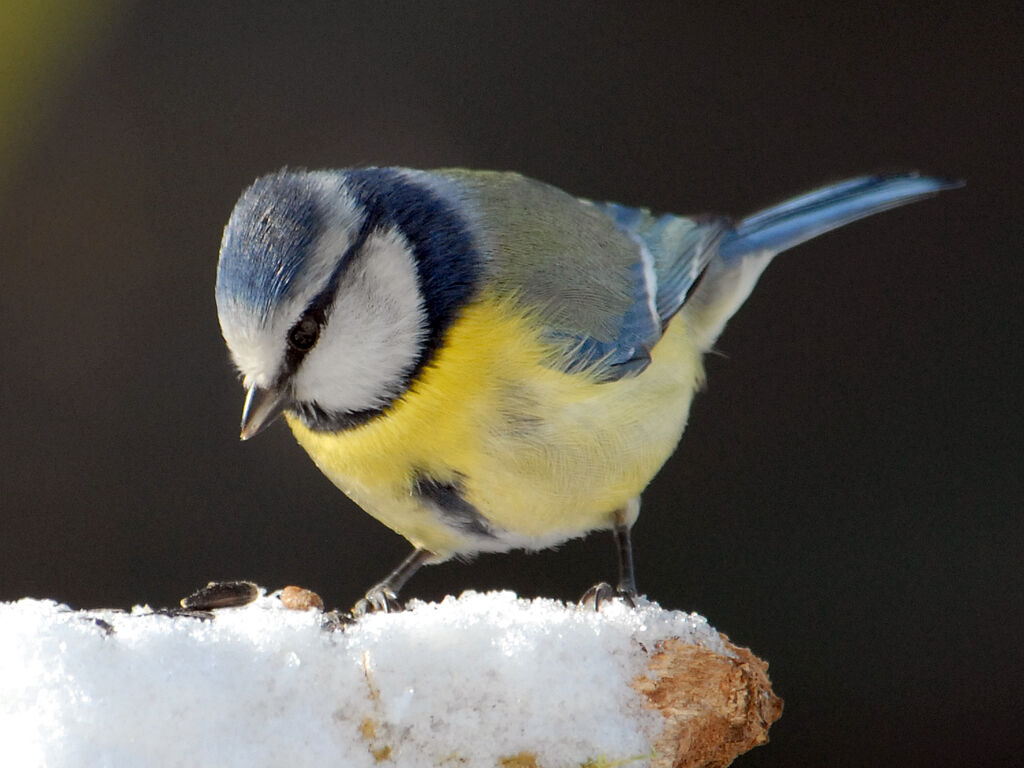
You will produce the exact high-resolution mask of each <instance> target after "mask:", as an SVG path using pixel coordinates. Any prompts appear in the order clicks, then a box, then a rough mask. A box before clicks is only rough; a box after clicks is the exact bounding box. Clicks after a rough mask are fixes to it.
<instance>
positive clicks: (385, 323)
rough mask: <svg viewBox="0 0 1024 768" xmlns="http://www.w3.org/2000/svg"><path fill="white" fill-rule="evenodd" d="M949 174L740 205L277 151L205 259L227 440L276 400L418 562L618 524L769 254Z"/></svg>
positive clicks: (842, 185)
mask: <svg viewBox="0 0 1024 768" xmlns="http://www.w3.org/2000/svg"><path fill="white" fill-rule="evenodd" d="M959 185H960V182H957V181H951V180H947V179H943V178H937V177H929V176H924V175H920V174H919V173H916V172H914V173H891V174H877V175H866V176H860V177H857V178H852V179H848V180H845V181H840V182H838V183H833V184H830V185H828V186H824V187H822V188H819V189H816V190H814V191H811V192H808V193H806V194H802V195H799V196H797V197H794V198H792V199H790V200H788V201H786V202H783V203H781V204H779V205H776V206H773V207H769V208H767V209H766V210H763V211H761V212H759V213H755V214H753V215H751V216H748V217H746V218H743V219H740V220H738V221H735V220H732V219H730V218H728V217H726V216H718V215H701V216H678V215H674V214H658V213H653V212H651V211H650V210H648V209H647V208H642V207H631V206H627V205H622V204H618V203H611V202H599V201H596V202H595V201H592V200H588V199H584V198H579V197H576V196H574V195H572V194H569V193H568V192H565V191H563V190H561V189H559V188H557V187H555V186H552V185H550V184H546V183H544V182H541V181H537V180H534V179H531V178H529V177H527V176H523V175H520V174H518V173H513V172H506V171H476V170H467V169H461V168H449V169H440V170H433V171H422V170H414V169H409V168H399V167H357V168H348V169H340V170H305V169H290V168H284V169H282V170H280V171H277V172H274V173H270V174H268V175H265V176H262V177H260V178H258V179H257V180H256V181H255V182H254V183H253V184H252V185H251V186H249V187H248V188H247V189H246V190H245V191H244V193H243V194H242V195H241V197H240V199H239V200H238V202H237V204H236V205H235V207H234V210H233V211H232V213H231V215H230V218H229V220H228V223H227V225H226V226H225V228H224V234H223V239H222V241H221V247H220V255H219V261H218V266H217V277H216V303H217V311H218V318H219V322H220V330H221V334H222V336H223V338H224V340H225V342H226V344H227V347H228V350H229V353H230V357H231V359H232V360H233V362H234V365H235V367H236V368H237V371H238V373H239V375H240V377H241V380H242V384H243V387H244V389H245V401H244V406H243V410H242V423H241V438H242V439H243V440H247V439H249V438H251V437H253V436H254V435H256V434H257V433H258V432H260V431H261V430H263V429H264V428H266V427H267V426H268V425H269V424H271V423H272V422H274V421H275V420H276V419H277V418H278V417H279V416H282V415H283V416H284V419H285V420H286V421H287V423H288V426H289V427H290V428H291V431H292V433H293V435H294V437H295V438H296V440H297V441H298V443H299V445H300V446H301V447H302V448H303V449H305V451H306V452H307V453H308V454H309V456H310V458H311V459H312V460H313V462H314V463H315V464H316V466H317V467H318V468H319V469H320V471H321V472H323V474H324V475H326V476H327V478H328V479H329V480H330V481H331V482H332V483H333V484H334V485H335V486H337V487H338V488H339V489H340V490H341V491H342V492H343V493H344V494H345V495H347V496H348V497H349V498H350V499H351V500H352V501H354V502H355V503H356V504H357V505H358V506H359V507H361V508H362V509H363V510H365V511H366V512H367V513H369V514H370V515H372V516H373V517H374V518H376V519H377V520H378V521H380V522H381V523H383V524H384V525H385V526H387V527H389V528H391V529H392V530H394V531H395V532H397V533H399V534H401V535H402V536H404V537H405V538H406V539H407V540H408V541H409V542H410V543H411V544H412V546H413V550H412V553H411V554H410V555H409V556H408V557H407V558H405V559H404V560H403V561H402V562H401V563H400V564H399V565H398V567H397V568H395V569H394V570H393V571H392V572H390V573H389V574H388V575H387V576H385V578H384V579H382V580H381V581H379V582H378V583H376V584H374V585H373V586H372V587H371V588H370V589H369V590H367V592H366V594H365V596H364V597H363V598H362V599H360V600H359V601H358V602H357V603H356V605H355V607H354V608H353V614H354V615H356V616H359V615H362V614H364V613H367V612H376V611H394V610H399V609H401V607H402V604H401V603H400V602H399V600H398V595H399V593H400V590H401V589H402V588H403V587H404V586H405V584H406V582H407V581H408V580H409V578H410V577H411V576H412V575H413V574H414V573H415V572H416V571H417V570H419V568H420V567H422V566H424V565H427V564H431V563H437V562H442V561H445V560H449V559H451V558H460V559H470V558H472V557H474V556H475V555H477V554H479V553H488V552H505V551H509V550H513V549H525V550H531V551H535V550H540V549H543V548H547V547H552V546H555V545H558V544H560V543H562V542H565V541H567V540H570V539H573V538H577V537H581V536H584V535H586V534H588V533H590V532H592V531H595V530H611V532H612V534H613V536H614V540H615V543H616V550H617V553H618V579H617V581H616V582H615V585H614V586H612V585H611V584H610V583H609V582H607V581H602V582H599V583H597V584H595V585H594V586H593V587H591V588H590V589H589V590H587V592H586V593H585V594H584V596H583V598H581V600H582V601H583V602H585V603H590V604H592V605H594V606H595V607H600V606H601V605H602V604H603V603H604V602H606V601H608V600H612V599H616V598H621V599H623V600H625V601H627V602H628V603H630V604H635V602H636V600H637V599H638V598H639V593H638V590H637V586H636V579H635V575H634V564H633V551H632V544H631V539H630V529H631V527H632V526H633V524H634V522H635V521H636V519H637V516H638V514H639V510H640V496H641V493H642V491H643V490H644V488H645V487H646V486H647V485H648V483H649V482H650V481H651V480H652V478H653V477H654V476H655V474H656V473H657V472H658V471H659V470H660V469H661V467H662V466H663V465H664V464H665V462H666V461H667V460H668V458H669V457H670V456H671V455H672V453H673V452H674V451H675V449H676V447H677V444H678V442H679V440H680V437H681V435H682V433H683V430H684V427H685V426H686V422H687V418H688V413H689V410H690V405H691V402H692V400H693V397H694V395H695V393H696V392H697V391H698V390H700V389H701V388H702V386H703V383H704V368H703V363H702V360H703V357H704V355H705V354H706V353H708V352H709V351H711V350H712V348H713V345H714V344H715V341H716V340H717V339H718V337H719V335H720V334H721V333H722V330H723V328H724V326H725V324H726V322H727V321H728V320H729V319H730V318H731V317H732V315H733V314H734V313H735V312H736V311H737V310H738V309H739V307H740V306H741V305H742V304H743V302H744V301H745V300H746V299H747V297H748V296H749V295H750V293H751V291H752V289H753V288H754V285H755V283H756V282H757V280H758V278H759V277H760V275H761V274H762V272H763V271H764V269H765V268H766V267H767V266H768V264H769V263H770V262H771V261H772V259H773V258H774V257H775V256H776V255H777V254H778V253H780V252H781V251H784V250H787V249H789V248H792V247H794V246H796V245H799V244H800V243H803V242H805V241H806V240H809V239H811V238H813V237H816V236H818V235H821V234H823V233H825V232H828V231H830V230H832V229H835V228H837V227H841V226H843V225H845V224H848V223H850V222H853V221H855V220H857V219H861V218H863V217H865V216H870V215H872V214H875V213H878V212H881V211H885V210H888V209H890V208H895V207H897V206H900V205H903V204H905V203H910V202H913V201H917V200H921V199H922V198H926V197H930V196H933V195H935V194H937V193H938V192H940V191H942V190H946V189H950V188H953V187H956V186H959Z"/></svg>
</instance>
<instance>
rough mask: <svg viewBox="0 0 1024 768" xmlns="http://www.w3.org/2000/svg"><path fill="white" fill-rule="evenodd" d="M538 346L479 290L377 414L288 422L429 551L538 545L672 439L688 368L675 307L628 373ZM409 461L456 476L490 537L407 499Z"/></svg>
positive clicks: (684, 406)
mask: <svg viewBox="0 0 1024 768" xmlns="http://www.w3.org/2000/svg"><path fill="white" fill-rule="evenodd" d="M552 354H553V352H552V350H551V348H550V347H547V346H545V345H544V344H543V343H541V342H540V341H539V340H538V336H537V334H536V331H535V327H534V326H533V324H532V323H531V322H530V321H529V320H528V319H527V318H524V317H523V316H522V315H519V314H516V313H514V312H512V311H510V308H509V306H508V305H507V304H502V303H499V302H497V301H493V300H488V299H484V300H481V301H478V302H476V303H474V304H472V305H471V306H469V307H467V308H466V309H465V311H464V312H463V314H462V316H461V317H460V318H459V319H458V320H457V321H456V322H455V323H454V324H453V326H452V327H451V328H450V329H449V332H448V335H447V340H446V343H445V344H444V347H443V348H442V349H441V350H439V351H438V353H437V354H436V356H435V358H434V360H433V362H432V363H431V364H430V365H428V366H427V367H426V368H425V369H424V371H423V372H422V375H421V376H420V378H419V379H418V380H417V382H416V383H415V384H414V385H413V387H412V388H411V390H410V391H409V392H407V393H406V395H405V396H403V397H402V398H401V399H400V400H399V401H397V402H396V403H395V404H394V405H393V406H392V407H391V408H390V409H389V410H388V411H387V412H386V413H385V414H384V415H383V416H381V417H379V418H377V419H375V420H373V421H371V422H369V423H367V424H365V425H363V426H361V427H358V428H355V429H352V430H348V431H344V432H337V433H324V432H314V431H312V430H310V429H308V428H307V427H305V426H304V425H303V424H302V422H301V421H299V420H298V419H297V418H295V417H294V416H292V415H288V423H289V425H290V426H291V429H292V432H293V433H294V434H295V437H296V438H297V439H298V441H299V443H300V444H301V445H302V447H303V448H305V450H306V451H307V452H308V453H309V455H310V456H311V457H312V459H313V461H314V462H316V465H317V466H318V467H319V468H320V470H321V471H322V472H323V473H324V474H325V475H327V477H328V478H330V479H331V481H332V482H334V484H335V485H337V486H338V487H339V488H341V490H342V491H344V492H345V493H346V494H347V495H348V496H349V497H351V498H352V499H353V501H355V502H356V503H357V504H359V505H360V506H361V507H363V509H365V510H366V511H367V512H368V513H370V514H371V515H373V516H374V517H375V518H377V519H378V520H380V521H381V522H382V523H384V524H385V525H387V526H389V527H390V528H392V529H394V530H395V531H397V532H398V533H400V534H402V535H403V536H405V537H406V538H407V539H409V540H410V541H411V542H412V543H413V544H414V545H415V546H419V547H424V548H426V549H429V550H431V551H432V552H435V553H436V554H439V555H442V556H448V555H452V554H458V553H471V552H474V551H478V550H480V549H490V550H497V549H509V548H513V547H543V546H548V545H551V544H554V543H557V542H559V541H564V540H565V539H568V538H572V537H575V536H579V535H582V534H584V533H586V532H587V531H590V530H593V529H595V528H604V527H610V525H611V514H612V513H613V512H614V511H615V510H616V509H618V508H621V507H622V506H623V505H624V504H625V503H626V502H627V501H628V500H630V499H632V498H634V497H636V496H638V495H639V493H640V491H642V490H643V488H644V487H645V486H646V485H647V483H648V482H650V480H651V478H652V477H653V476H654V474H655V473H656V472H657V471H658V469H659V468H660V467H661V465H662V464H663V463H664V462H665V460H666V459H667V458H668V457H669V455H671V453H672V451H673V450H674V449H675V446H676V443H677V442H678V439H679V436H680V434H681V433H682V430H683V427H684V426H685V423H686V416H687V412H688V411H689V406H690V401H691V399H692V397H693V393H694V391H695V390H696V388H697V387H698V386H699V383H700V380H701V377H702V367H701V361H700V355H699V353H698V351H697V349H696V347H695V345H694V344H693V343H692V341H691V340H690V338H689V336H688V334H687V333H686V329H685V328H684V327H683V325H682V323H681V321H680V319H679V318H676V319H675V320H673V321H672V323H671V325H670V326H669V328H668V330H667V332H666V334H665V336H664V337H663V338H662V339H661V341H660V342H659V343H658V344H657V345H656V347H655V349H654V351H653V354H652V361H651V364H650V365H649V366H648V368H647V369H646V370H645V371H644V372H643V373H642V374H640V375H639V376H636V377H634V378H627V379H621V380H619V381H615V382H607V383H599V382H596V381H594V380H592V379H590V378H589V377H587V376H583V375H579V374H565V373H560V372H558V371H557V370H555V369H554V368H552V367H551V366H550V365H549V364H546V362H548V363H549V362H550V360H551V355H552ZM423 474H427V475H429V476H430V477H432V478H435V479H437V480H438V481H441V482H453V483H457V484H458V485H459V486H460V488H461V490H462V495H463V496H464V498H465V499H466V501H468V502H469V503H470V504H472V505H473V506H474V507H475V508H476V509H477V510H479V512H480V513H481V514H482V515H484V517H486V518H487V520H488V521H489V522H490V523H491V524H492V525H493V526H494V527H495V528H496V529H497V530H498V531H499V532H500V536H499V537H498V538H497V539H496V540H495V542H494V543H493V545H483V544H482V543H481V542H480V541H479V540H478V539H471V538H468V537H467V535H466V534H465V533H463V532H460V531H458V530H455V529H453V528H451V527H449V526H448V525H446V524H445V523H444V522H443V521H442V520H440V519H439V518H438V516H437V515H436V514H435V513H434V512H432V511H431V510H430V509H429V508H428V507H426V506H424V505H423V504H422V503H421V502H420V501H419V499H418V498H417V497H416V496H415V494H414V493H413V481H414V478H415V477H417V476H419V475H423Z"/></svg>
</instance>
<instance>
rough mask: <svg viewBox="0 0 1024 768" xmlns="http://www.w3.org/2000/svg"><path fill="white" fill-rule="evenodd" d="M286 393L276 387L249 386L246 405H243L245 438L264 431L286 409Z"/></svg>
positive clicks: (243, 436) (242, 436) (243, 432)
mask: <svg viewBox="0 0 1024 768" xmlns="http://www.w3.org/2000/svg"><path fill="white" fill-rule="evenodd" d="M284 401H285V398H284V393H283V392H281V390H279V389H277V388H276V387H270V388H269V389H261V388H260V387H257V386H252V387H249V392H248V394H246V396H245V405H244V406H242V434H241V435H240V437H241V438H242V439H243V440H248V439H249V438H250V437H253V436H254V435H256V434H258V433H260V432H262V431H263V428H264V427H267V426H269V425H270V424H271V422H273V421H274V419H276V418H277V417H278V416H280V415H281V412H282V411H283V410H284Z"/></svg>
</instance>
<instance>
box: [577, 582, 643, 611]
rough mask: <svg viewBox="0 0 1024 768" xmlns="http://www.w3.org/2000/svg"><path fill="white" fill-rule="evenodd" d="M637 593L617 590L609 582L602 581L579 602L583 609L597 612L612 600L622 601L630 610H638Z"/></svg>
mask: <svg viewBox="0 0 1024 768" xmlns="http://www.w3.org/2000/svg"><path fill="white" fill-rule="evenodd" d="M636 598H637V594H636V592H633V591H630V590H626V589H622V588H619V589H615V588H614V587H612V585H611V584H609V583H608V582H607V581H602V582H601V583H600V584H595V585H594V586H592V587H591V588H590V589H588V590H587V591H586V592H584V593H583V596H582V597H581V598H580V600H579V606H580V607H581V608H593V609H594V610H595V611H599V610H601V606H602V605H604V604H605V603H608V602H611V601H612V600H622V601H623V602H624V603H625V604H626V605H628V606H629V607H630V608H636Z"/></svg>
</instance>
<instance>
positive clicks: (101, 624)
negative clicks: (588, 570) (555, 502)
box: [0, 592, 727, 768]
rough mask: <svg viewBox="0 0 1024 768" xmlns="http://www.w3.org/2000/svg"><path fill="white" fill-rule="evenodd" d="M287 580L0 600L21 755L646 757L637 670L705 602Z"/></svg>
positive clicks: (3, 673) (691, 630)
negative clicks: (329, 602) (340, 606)
mask: <svg viewBox="0 0 1024 768" xmlns="http://www.w3.org/2000/svg"><path fill="white" fill-rule="evenodd" d="M321 618H322V615H321V614H320V613H319V612H318V611H315V610H310V611H295V610H287V609H286V608H285V607H284V606H283V605H282V603H281V601H280V600H279V599H278V598H277V596H276V594H275V595H269V596H268V595H265V594H261V596H260V597H259V598H258V599H257V600H256V601H255V602H253V603H251V604H249V605H247V606H244V607H240V608H221V609H217V610H216V611H215V612H214V614H213V618H209V619H200V618H195V617H193V616H173V615H165V614H160V613H156V612H153V611H151V610H150V609H148V608H144V607H143V608H139V607H136V608H134V609H133V610H132V611H131V612H118V611H110V610H96V611H73V610H71V609H69V608H67V607H66V606H62V605H58V604H56V603H54V602H52V601H40V600H30V599H24V600H20V601H18V602H15V603H3V604H0V764H2V765H5V766H18V767H19V768H20V767H21V766H26V767H30V766H47V768H61V767H63V766H111V767H114V768H120V767H121V766H190V767H192V768H200V767H202V766H217V767H218V768H230V767H231V766H246V767H247V768H248V767H250V766H287V768H300V767H302V766H318V768H321V767H322V766H346V767H347V766H352V767H353V768H363V767H364V766H365V767H367V768H369V767H370V766H380V765H384V766H391V765H396V766H403V767H404V766H410V767H418V766H431V767H433V766H441V765H444V766H449V765H450V766H470V767H474V766H488V767H491V766H498V765H500V764H501V762H500V761H502V760H503V759H504V760H508V759H509V758H513V757H514V756H516V755H519V754H520V753H523V752H528V753H530V754H532V755H534V756H535V758H536V761H537V764H539V765H541V766H565V767H566V768H568V767H569V766H574V765H575V766H578V765H580V764H582V763H585V762H586V761H588V760H608V761H610V762H614V761H624V762H623V763H622V764H624V765H637V766H641V765H644V764H646V762H647V758H649V757H650V755H651V744H652V743H653V741H654V740H655V739H656V738H657V736H658V734H659V732H660V727H661V723H662V720H661V716H660V715H659V714H657V713H656V712H654V711H653V710H651V709H649V708H648V707H647V706H645V699H644V697H643V696H641V695H640V694H638V693H636V692H635V691H634V690H633V689H632V688H631V687H630V682H631V681H632V680H634V679H635V678H637V677H638V676H640V675H642V674H643V673H644V671H645V668H646V661H647V659H648V658H649V655H650V654H652V653H654V652H655V651H656V650H657V647H658V644H659V642H661V641H664V640H665V639H667V638H669V637H678V638H681V639H683V640H684V641H685V642H689V643H693V644H697V645H701V646H703V647H705V648H707V649H709V650H711V651H714V652H716V653H720V654H727V651H726V650H725V648H724V646H723V644H722V640H721V639H720V637H719V635H718V633H717V632H716V631H715V630H714V629H713V628H712V627H710V626H709V625H708V623H707V621H706V620H705V619H703V618H702V617H700V616H698V615H696V614H685V613H680V612H673V611H665V610H662V609H661V608H660V607H658V606H657V605H656V604H653V603H641V605H639V606H638V607H637V608H630V607H628V606H626V605H624V604H622V603H621V602H618V601H614V602H611V603H607V604H605V605H603V606H602V609H601V610H600V611H594V610H593V609H592V608H591V609H587V608H580V607H577V606H574V605H572V606H570V605H565V604H563V603H559V602H556V601H552V600H545V599H537V600H524V599H520V598H518V597H516V596H515V595H514V594H513V593H510V592H494V593H488V594H479V593H474V592H467V593H465V594H463V595H462V596H461V597H459V598H457V599H456V598H451V597H450V598H446V599H445V600H443V601H442V602H440V603H423V602H416V601H414V602H413V603H411V604H410V609H409V610H407V611H404V612H401V613H392V614H372V615H369V616H365V617H363V618H362V619H360V620H359V621H358V622H357V623H355V624H351V625H347V626H345V627H344V629H341V630H336V631H328V630H325V629H323V628H322V627H321Z"/></svg>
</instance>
